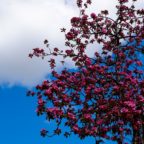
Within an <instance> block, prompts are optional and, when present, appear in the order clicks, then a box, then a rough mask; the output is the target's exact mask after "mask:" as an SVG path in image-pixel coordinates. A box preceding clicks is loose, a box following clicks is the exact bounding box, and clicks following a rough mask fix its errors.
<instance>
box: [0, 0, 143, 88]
mask: <svg viewBox="0 0 144 144" xmlns="http://www.w3.org/2000/svg"><path fill="white" fill-rule="evenodd" d="M75 1H76V0H0V21H1V22H0V84H4V83H8V84H10V85H13V84H21V85H24V86H33V85H35V84H37V83H38V82H40V81H41V80H43V79H44V77H45V76H46V75H47V74H48V72H49V66H48V63H46V62H44V61H42V60H40V59H36V58H34V59H32V60H31V59H29V58H28V54H29V53H30V52H31V49H32V48H35V47H43V46H44V45H43V40H44V39H45V38H48V40H49V41H50V44H51V45H52V47H53V46H58V47H64V35H63V33H61V32H60V28H61V27H63V26H64V27H69V24H70V22H69V20H70V18H71V17H72V16H76V15H78V9H76V7H75ZM93 2H94V5H92V6H91V8H90V11H95V10H96V12H98V11H100V10H102V9H108V10H109V11H110V15H111V16H113V17H114V13H115V4H116V0H109V1H108V0H93ZM143 3H144V0H139V3H138V5H139V6H142V4H143ZM91 53H92V52H91ZM69 63H70V62H69ZM71 65H72V64H71V63H70V64H69V66H70V67H71Z"/></svg>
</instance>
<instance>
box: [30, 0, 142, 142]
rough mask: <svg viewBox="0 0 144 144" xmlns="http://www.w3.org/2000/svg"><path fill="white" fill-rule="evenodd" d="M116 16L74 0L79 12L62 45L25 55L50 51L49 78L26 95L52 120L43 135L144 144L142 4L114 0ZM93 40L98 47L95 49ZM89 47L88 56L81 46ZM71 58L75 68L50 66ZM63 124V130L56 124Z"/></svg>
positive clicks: (45, 54)
mask: <svg viewBox="0 0 144 144" xmlns="http://www.w3.org/2000/svg"><path fill="white" fill-rule="evenodd" d="M117 1H118V5H116V9H117V13H116V16H117V17H116V19H112V18H110V17H109V12H108V11H107V10H103V11H101V12H100V13H99V14H96V13H91V14H90V15H88V14H87V11H86V10H87V9H88V8H89V5H91V3H92V2H91V0H85V1H82V0H77V6H78V8H79V10H80V15H79V16H76V17H73V18H72V19H71V28H70V30H69V31H67V30H66V29H65V28H62V29H61V31H62V32H64V34H65V45H66V46H67V49H66V50H61V49H59V48H51V47H50V46H49V42H48V40H45V41H44V44H45V45H46V47H47V50H46V48H44V49H40V48H35V49H33V52H32V53H31V54H29V57H33V56H37V57H42V58H46V57H47V56H51V57H52V58H51V59H50V60H49V64H50V67H51V74H52V77H53V78H52V79H51V80H45V81H44V82H43V83H42V84H40V85H37V86H36V90H35V91H34V92H33V91H29V92H28V95H32V96H34V95H35V96H37V99H38V106H37V114H38V115H45V116H46V119H47V120H48V121H51V120H54V121H55V122H56V124H57V127H56V129H54V130H53V131H52V133H51V134H50V133H49V130H47V129H42V131H41V135H42V136H52V135H59V134H64V136H66V137H68V136H70V135H71V134H72V133H74V134H77V135H78V136H79V137H80V138H81V139H83V138H85V137H87V136H91V137H94V138H95V139H96V144H98V143H100V142H102V138H105V139H110V140H112V141H116V142H118V143H119V144H123V143H125V144H126V143H128V142H129V140H128V139H127V138H128V136H131V137H132V141H131V143H133V144H142V143H144V67H143V66H144V59H143V56H144V55H143V54H144V9H136V8H135V2H137V1H136V0H132V2H133V3H132V5H130V6H128V5H127V3H129V2H130V0H117ZM95 44H99V45H101V46H102V50H101V52H98V51H97V47H95ZM92 45H93V47H94V49H95V52H94V53H93V57H90V56H89V55H88V54H87V53H86V50H88V48H89V47H90V46H92ZM60 56H61V57H63V59H64V60H63V61H62V64H63V63H65V58H71V60H72V61H73V62H74V63H75V66H76V69H74V70H69V69H67V68H64V69H63V70H62V71H60V72H59V71H58V70H56V69H55V65H56V63H57V61H56V59H55V58H56V57H60ZM61 124H64V125H65V126H66V127H67V129H66V131H64V130H63V129H61Z"/></svg>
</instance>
